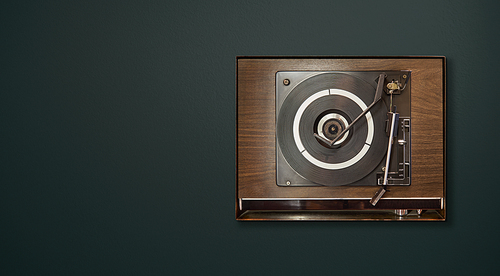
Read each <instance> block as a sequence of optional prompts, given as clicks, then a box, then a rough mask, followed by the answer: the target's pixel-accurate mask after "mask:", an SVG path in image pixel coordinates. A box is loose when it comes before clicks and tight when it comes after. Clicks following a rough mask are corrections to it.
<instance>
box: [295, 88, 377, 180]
mask: <svg viewBox="0 0 500 276" xmlns="http://www.w3.org/2000/svg"><path fill="white" fill-rule="evenodd" d="M328 95H338V96H343V97H346V98H348V99H350V100H351V101H353V102H355V103H356V104H357V105H358V106H359V107H360V108H361V110H365V109H366V108H367V106H366V104H365V103H364V102H363V101H362V100H361V99H360V98H359V97H358V96H356V95H354V94H353V93H351V92H349V91H346V90H342V89H328V90H323V91H319V92H316V93H315V94H313V95H311V96H310V97H309V98H307V99H306V100H305V101H304V102H303V103H302V104H301V105H300V107H299V109H298V110H297V113H295V118H294V120H293V138H294V140H295V145H296V146H297V148H298V149H299V151H300V152H301V153H302V155H303V156H304V158H306V159H307V160H308V161H309V162H311V163H312V164H314V165H316V166H318V167H320V168H323V169H327V170H340V169H344V168H347V167H350V166H352V165H354V164H356V163H357V162H358V161H359V160H361V158H363V156H365V154H366V153H367V152H368V150H369V149H370V145H371V143H372V141H373V135H374V124H373V117H372V114H371V113H370V112H367V113H366V114H365V118H366V121H367V122H368V124H367V126H368V133H367V135H366V140H365V145H364V146H363V148H362V149H361V151H359V152H358V154H356V155H355V156H354V157H353V158H351V159H349V160H347V161H344V162H342V163H326V162H323V161H320V160H318V159H316V158H314V157H313V156H312V155H311V154H310V153H309V152H307V150H306V149H305V147H304V145H303V144H302V140H301V139H300V132H299V124H300V119H301V118H302V114H304V111H305V110H306V108H307V107H308V106H309V105H310V104H311V103H312V102H314V101H315V100H317V99H319V98H321V97H325V96H328Z"/></svg>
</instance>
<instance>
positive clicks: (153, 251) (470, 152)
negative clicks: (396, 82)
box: [0, 1, 500, 275]
mask: <svg viewBox="0 0 500 276" xmlns="http://www.w3.org/2000/svg"><path fill="white" fill-rule="evenodd" d="M499 11H500V5H499V4H498V2H496V1H272V2H271V1H213V2H210V1H178V2H169V1H106V2H105V1H79V2H75V1H31V2H27V1H13V2H12V3H3V4H2V5H1V8H0V26H1V27H0V29H1V38H0V39H1V43H0V50H1V51H0V64H1V66H0V145H1V146H0V160H1V161H0V162H1V163H0V181H1V185H0V187H1V188H0V189H1V190H0V225H1V226H0V244H1V246H0V248H1V249H0V252H1V253H2V256H1V262H0V263H1V265H0V272H2V271H3V272H4V273H2V274H3V275H16V274H24V275H39V274H42V275H94V274H106V275H109V274H118V275H124V274H125V275H126V274H129V275H144V274H160V275H182V274H189V275H195V273H196V274H201V273H203V274H205V273H211V274H214V275H226V274H233V275H266V274H275V275H283V274H290V275H295V274H302V275H326V274H330V275H339V274H350V275H360V274H362V273H363V274H365V275H371V274H376V275H378V274H381V275H391V274H396V275H429V274H431V275H432V274H434V275H437V274H462V275H465V274H471V273H475V274H477V275H482V274H485V273H487V272H490V273H491V272H492V271H494V270H495V269H496V270H497V271H498V268H499V266H498V261H497V255H498V253H497V252H498V246H500V240H499V235H498V226H499V224H498V222H497V218H496V213H497V210H496V208H495V206H496V203H497V202H498V196H499V195H500V181H499V180H498V179H499V177H498V176H497V175H496V174H497V173H498V171H499V170H498V161H497V158H498V156H500V150H499V149H500V147H499V146H498V140H499V139H498V137H499V134H500V131H499V130H498V125H499V122H500V121H499V120H498V116H499V115H498V110H499V108H498V103H499V102H500V96H499V95H500V91H499V89H498V82H497V80H498V77H497V76H496V73H498V71H497V70H496V69H497V68H498V64H499V61H500V54H499V53H498V49H500V38H499V35H498V30H499V28H500V17H499V16H498V14H497V13H498V12H499ZM237 55H369V56H374V55H383V56H391V55H444V56H446V57H447V63H448V66H447V73H448V74H447V85H448V87H447V88H448V89H447V116H448V117H447V118H448V119H447V180H448V188H447V195H448V201H447V202H448V220H447V221H446V222H444V223H427V222H423V223H407V222H402V223H398V222H394V223H391V222H389V223H380V222H322V223H319V222H296V223H295V222H272V223H262V222H261V223H259V222H237V221H236V220H235V219H234V192H235V191H234V190H235V156H234V155H235V116H236V112H235V100H236V98H235V56H237Z"/></svg>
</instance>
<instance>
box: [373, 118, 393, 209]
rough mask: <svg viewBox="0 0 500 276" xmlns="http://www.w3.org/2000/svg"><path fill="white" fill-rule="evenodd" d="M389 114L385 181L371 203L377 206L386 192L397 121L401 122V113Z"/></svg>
mask: <svg viewBox="0 0 500 276" xmlns="http://www.w3.org/2000/svg"><path fill="white" fill-rule="evenodd" d="M387 115H388V116H389V127H390V129H388V132H389V143H388V145H387V157H386V159H385V170H384V181H383V182H382V187H381V188H380V189H379V190H378V191H377V193H375V195H374V196H373V197H372V199H371V200H370V203H371V205H373V206H375V205H376V204H377V202H378V201H379V200H380V199H381V198H382V196H383V195H384V194H385V192H386V191H387V190H386V187H387V176H388V174H389V164H390V162H391V152H392V144H393V143H394V136H395V135H396V132H395V131H396V130H397V129H396V127H397V122H399V113H396V112H389V113H387Z"/></svg>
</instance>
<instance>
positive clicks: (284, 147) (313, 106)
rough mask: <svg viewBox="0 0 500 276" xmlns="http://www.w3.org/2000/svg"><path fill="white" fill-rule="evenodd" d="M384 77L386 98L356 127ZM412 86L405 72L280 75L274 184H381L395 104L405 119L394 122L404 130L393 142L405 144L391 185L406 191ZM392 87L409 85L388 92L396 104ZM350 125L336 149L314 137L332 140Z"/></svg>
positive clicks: (395, 155)
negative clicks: (392, 109)
mask: <svg viewBox="0 0 500 276" xmlns="http://www.w3.org/2000/svg"><path fill="white" fill-rule="evenodd" d="M381 74H382V76H384V78H383V79H382V80H381V82H383V85H384V93H382V98H381V100H380V101H378V102H377V103H375V104H374V105H373V107H371V108H370V109H369V111H368V112H367V113H366V114H365V115H364V116H362V117H361V118H360V119H359V120H358V121H357V122H356V123H354V124H352V122H353V121H354V120H355V119H356V118H357V117H358V116H359V115H360V114H361V113H362V112H363V111H364V110H365V109H367V108H368V107H369V106H370V105H371V104H372V102H373V101H374V97H375V95H376V89H377V85H378V82H379V79H380V76H381ZM408 80H409V72H407V71H394V72H392V71H391V72H333V71H330V72H304V71H297V72H278V73H277V74H276V103H277V106H276V142H277V143H276V144H277V147H276V148H277V152H276V160H277V162H276V164H277V185H279V186H343V185H351V186H360V185H362V186H376V185H381V182H380V179H381V177H383V173H384V170H385V167H384V166H385V162H386V156H387V148H388V141H389V138H388V133H387V131H386V130H387V124H388V121H387V118H388V115H387V114H388V112H389V111H390V110H391V106H392V107H393V108H394V109H396V108H398V110H397V111H398V112H399V113H400V115H401V117H400V119H399V121H398V122H397V124H396V125H397V129H401V130H400V131H399V132H398V134H396V139H395V141H396V143H395V144H397V141H399V142H400V143H402V142H401V141H404V143H403V144H401V145H399V146H394V147H393V148H394V150H393V151H392V152H391V158H390V159H391V162H390V166H389V168H390V170H391V171H390V173H389V177H388V179H389V181H388V185H409V184H410V181H409V180H410V177H409V173H410V167H409V164H410V162H409V153H410V151H409V148H410V142H411V140H410V130H409V125H410V124H409V121H410V118H409V117H410V110H409V100H410V97H409V96H410V92H409V91H410V88H409V85H408V83H409V81H408ZM390 82H392V83H394V82H396V83H403V82H404V83H405V86H404V89H401V90H393V91H391V93H393V97H392V101H391V96H390V94H389V88H390V85H391V84H389V83H390ZM388 87H389V88H388ZM399 88H401V87H399ZM396 94H397V95H396ZM391 103H392V105H391ZM399 113H398V114H399ZM350 124H352V126H351V127H350V129H349V130H348V132H346V133H345V134H344V135H342V137H340V138H339V139H338V141H337V142H335V143H334V144H333V145H329V144H328V143H325V142H324V141H323V140H322V139H318V138H317V137H316V136H321V137H324V138H327V139H330V140H333V139H334V138H336V137H337V136H338V135H339V134H340V132H341V131H342V130H344V129H345V128H346V127H347V126H349V125H350ZM315 135H316V136H315ZM393 144H394V143H393Z"/></svg>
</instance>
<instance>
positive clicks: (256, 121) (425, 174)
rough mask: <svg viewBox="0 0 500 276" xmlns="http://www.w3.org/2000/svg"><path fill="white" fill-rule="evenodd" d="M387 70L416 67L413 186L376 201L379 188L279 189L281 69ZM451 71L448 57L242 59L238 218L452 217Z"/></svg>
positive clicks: (238, 83)
mask: <svg viewBox="0 0 500 276" xmlns="http://www.w3.org/2000/svg"><path fill="white" fill-rule="evenodd" d="M383 70H409V71H411V77H412V88H411V118H412V129H411V132H412V133H411V135H412V136H411V138H412V147H411V158H412V183H411V185H410V186H405V187H400V186H395V187H391V188H390V191H389V192H387V193H386V194H385V195H384V196H383V198H382V199H381V200H380V202H379V203H378V204H377V205H376V206H372V205H371V204H370V203H369V200H370V199H371V198H372V197H373V195H374V193H375V192H376V190H377V189H376V187H363V186H361V187H344V186H339V187H279V186H277V185H276V136H275V130H276V125H275V124H276V118H275V117H276V115H275V108H276V102H275V85H276V84H275V75H276V73H277V72H278V71H383ZM445 70H446V59H445V57H442V56H423V57H420V56H418V57H413V56H411V57H244V56H242V57H237V58H236V93H237V99H236V106H237V117H236V200H235V203H236V204H235V205H236V219H237V220H400V221H407V220H418V221H420V220H421V221H425V220H427V221H428V220H433V221H444V220H445V219H446V200H445V199H446V177H445V169H446V166H445V158H446V147H445V141H446V139H445V129H446V125H445V123H446V117H445V115H446V110H445V106H446V99H445V95H446V93H445V91H446V71H445ZM398 212H399V213H398ZM406 213H408V214H406Z"/></svg>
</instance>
